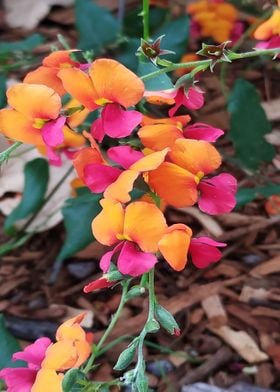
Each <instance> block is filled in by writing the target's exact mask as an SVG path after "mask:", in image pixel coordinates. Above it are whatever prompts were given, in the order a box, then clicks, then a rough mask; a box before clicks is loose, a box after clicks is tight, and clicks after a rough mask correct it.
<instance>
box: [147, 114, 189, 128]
mask: <svg viewBox="0 0 280 392" xmlns="http://www.w3.org/2000/svg"><path fill="white" fill-rule="evenodd" d="M190 121H191V116H189V115H188V114H184V115H182V116H174V117H163V118H153V117H149V116H144V115H143V117H142V122H141V125H143V126H144V125H152V124H173V125H177V126H178V125H180V126H182V127H184V126H185V125H187V124H188V123H189V122H190Z"/></svg>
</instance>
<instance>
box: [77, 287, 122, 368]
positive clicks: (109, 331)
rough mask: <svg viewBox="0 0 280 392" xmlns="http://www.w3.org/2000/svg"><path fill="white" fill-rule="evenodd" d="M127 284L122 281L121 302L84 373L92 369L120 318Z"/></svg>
mask: <svg viewBox="0 0 280 392" xmlns="http://www.w3.org/2000/svg"><path fill="white" fill-rule="evenodd" d="M129 284H130V280H126V281H124V283H123V290H122V296H121V300H120V303H119V306H118V309H117V311H116V313H115V314H114V316H113V317H112V319H111V322H110V324H109V325H108V328H107V329H106V331H105V332H104V334H103V336H102V338H101V339H100V340H99V342H98V344H97V345H96V347H95V348H94V351H93V353H92V354H91V356H90V358H89V360H88V362H87V364H86V366H85V368H84V370H83V372H84V373H88V372H89V371H90V369H91V367H92V365H93V363H94V360H95V358H96V357H97V356H99V355H98V354H99V351H100V350H101V347H102V345H103V344H104V343H105V341H106V339H107V338H108V336H109V335H110V333H111V331H112V329H113V328H114V326H115V325H116V323H117V321H118V319H119V316H120V314H121V312H122V310H123V307H124V305H125V303H126V294H127V291H128V287H129Z"/></svg>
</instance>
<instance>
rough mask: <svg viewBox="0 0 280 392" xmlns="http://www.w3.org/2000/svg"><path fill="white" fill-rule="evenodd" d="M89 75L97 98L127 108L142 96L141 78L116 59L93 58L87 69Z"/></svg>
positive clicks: (142, 85)
mask: <svg viewBox="0 0 280 392" xmlns="http://www.w3.org/2000/svg"><path fill="white" fill-rule="evenodd" d="M89 75H90V77H91V79H92V82H93V85H94V87H95V90H96V92H97V95H98V98H104V99H107V100H109V101H111V102H116V103H119V104H120V105H122V106H124V107H125V108H127V107H129V106H134V105H135V104H136V103H138V102H139V101H140V99H141V98H142V97H143V94H144V83H143V82H142V80H141V79H140V78H138V76H136V75H135V74H134V73H133V72H131V71H130V70H129V69H128V68H126V67H125V66H124V65H122V64H120V63H119V62H118V61H115V60H112V59H98V60H95V61H94V62H93V63H92V66H91V67H90V69H89Z"/></svg>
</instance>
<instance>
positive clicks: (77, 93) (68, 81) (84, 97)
mask: <svg viewBox="0 0 280 392" xmlns="http://www.w3.org/2000/svg"><path fill="white" fill-rule="evenodd" d="M57 75H58V77H59V78H60V79H61V80H62V83H63V87H64V88H65V90H66V91H67V92H68V93H69V94H70V95H71V96H72V97H73V98H75V99H77V101H79V102H80V103H81V104H82V105H84V106H85V107H86V108H87V109H89V110H95V109H96V108H97V107H98V106H99V105H97V104H96V103H95V100H96V98H97V93H96V90H95V88H94V86H93V84H92V82H91V79H90V77H89V76H88V75H87V74H85V73H84V72H83V71H81V70H79V69H76V68H64V69H61V70H60V71H59V72H58V74H57Z"/></svg>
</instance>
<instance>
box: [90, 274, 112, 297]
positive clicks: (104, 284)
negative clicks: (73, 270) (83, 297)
mask: <svg viewBox="0 0 280 392" xmlns="http://www.w3.org/2000/svg"><path fill="white" fill-rule="evenodd" d="M114 284H115V282H114V281H112V282H109V281H108V280H107V278H106V277H105V276H101V278H99V279H96V280H93V281H92V282H90V283H88V284H87V285H86V286H84V289H83V291H84V293H86V294H87V293H91V292H92V291H95V290H100V289H106V288H108V287H111V286H113V285H114Z"/></svg>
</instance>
